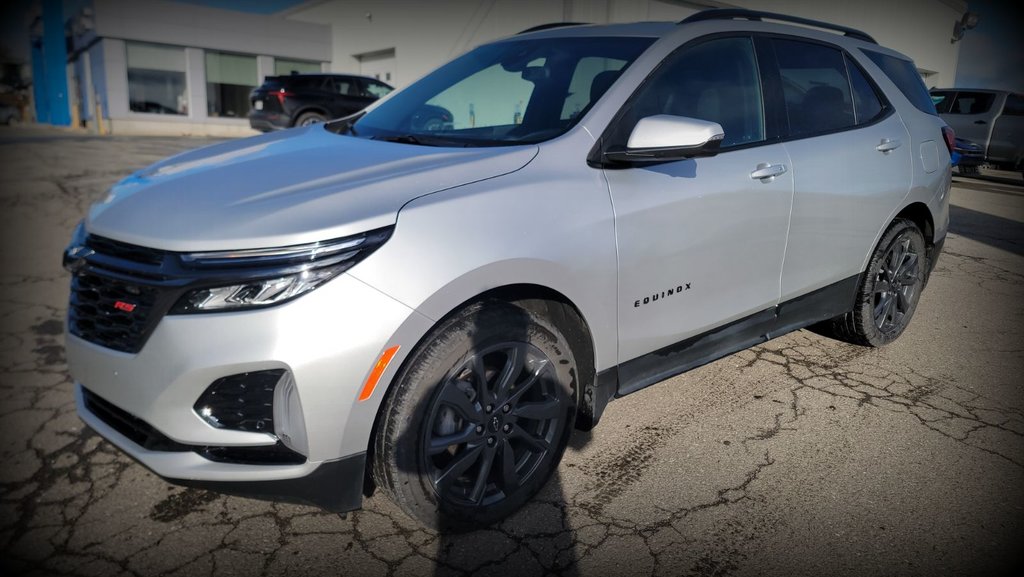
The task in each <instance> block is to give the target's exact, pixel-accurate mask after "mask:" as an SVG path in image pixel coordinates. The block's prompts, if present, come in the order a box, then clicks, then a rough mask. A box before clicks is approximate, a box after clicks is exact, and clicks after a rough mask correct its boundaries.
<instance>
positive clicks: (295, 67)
mask: <svg viewBox="0 0 1024 577" xmlns="http://www.w3.org/2000/svg"><path fill="white" fill-rule="evenodd" d="M319 73H320V63H319V62H306V61H304V60H285V59H284V58H275V59H274V75H275V76H288V75H289V74H319Z"/></svg>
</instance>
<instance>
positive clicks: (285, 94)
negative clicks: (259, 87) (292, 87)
mask: <svg viewBox="0 0 1024 577" xmlns="http://www.w3.org/2000/svg"><path fill="white" fill-rule="evenodd" d="M291 95H292V93H291V92H285V90H284V88H282V89H281V90H278V91H277V92H275V93H274V96H276V97H277V102H278V103H279V104H280V105H281V106H284V99H285V98H287V97H289V96H291Z"/></svg>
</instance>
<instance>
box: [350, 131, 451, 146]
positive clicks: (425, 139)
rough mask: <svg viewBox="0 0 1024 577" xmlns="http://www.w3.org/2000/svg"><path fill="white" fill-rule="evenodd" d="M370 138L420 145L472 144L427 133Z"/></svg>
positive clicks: (372, 138) (371, 138) (372, 137)
mask: <svg viewBox="0 0 1024 577" xmlns="http://www.w3.org/2000/svg"><path fill="white" fill-rule="evenodd" d="M370 140H381V141H384V142H399V143H402V144H415V145H418V146H456V147H459V148H466V147H468V146H470V144H468V143H466V142H462V141H459V140H450V139H447V138H438V137H436V136H430V135H427V134H388V135H377V136H371V137H370Z"/></svg>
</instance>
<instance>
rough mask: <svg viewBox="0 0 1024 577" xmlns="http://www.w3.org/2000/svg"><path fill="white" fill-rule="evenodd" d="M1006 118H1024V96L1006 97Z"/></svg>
mask: <svg viewBox="0 0 1024 577" xmlns="http://www.w3.org/2000/svg"><path fill="white" fill-rule="evenodd" d="M1003 115H1005V116H1024V94H1011V95H1009V96H1007V97H1006V106H1004V107H1003Z"/></svg>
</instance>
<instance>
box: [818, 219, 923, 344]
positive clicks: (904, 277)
mask: <svg viewBox="0 0 1024 577" xmlns="http://www.w3.org/2000/svg"><path fill="white" fill-rule="evenodd" d="M926 269H927V253H926V252H925V244H924V237H923V236H922V235H921V231H920V230H919V229H918V228H917V225H915V224H914V223H913V222H911V221H909V220H906V219H896V220H895V221H893V223H892V224H891V225H890V226H889V229H888V230H886V231H885V234H883V235H882V239H881V240H880V241H879V242H878V247H877V248H876V249H875V252H874V254H872V255H871V260H870V261H868V266H867V269H866V271H865V274H864V277H863V278H862V279H861V282H860V286H859V287H858V290H857V298H856V301H855V303H854V306H853V310H852V311H850V312H848V313H846V314H844V315H842V316H839V317H836V318H835V319H833V320H832V333H833V334H834V335H835V336H837V337H839V338H841V339H843V340H845V341H848V342H851V343H854V344H859V345H867V346H872V347H880V346H882V345H885V344H888V343H891V342H892V341H894V340H896V337H898V336H900V334H902V333H903V330H904V329H906V328H907V325H908V324H910V319H911V317H912V316H913V315H914V311H915V310H916V309H917V303H918V301H919V300H920V298H921V289H922V288H924V280H925V271H926Z"/></svg>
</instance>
